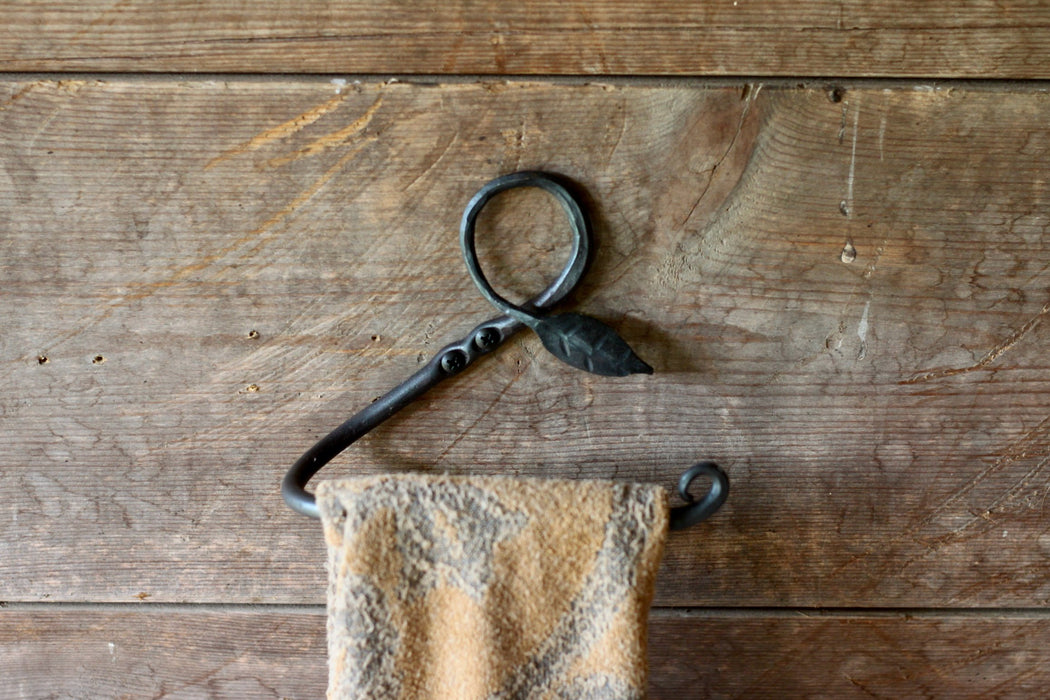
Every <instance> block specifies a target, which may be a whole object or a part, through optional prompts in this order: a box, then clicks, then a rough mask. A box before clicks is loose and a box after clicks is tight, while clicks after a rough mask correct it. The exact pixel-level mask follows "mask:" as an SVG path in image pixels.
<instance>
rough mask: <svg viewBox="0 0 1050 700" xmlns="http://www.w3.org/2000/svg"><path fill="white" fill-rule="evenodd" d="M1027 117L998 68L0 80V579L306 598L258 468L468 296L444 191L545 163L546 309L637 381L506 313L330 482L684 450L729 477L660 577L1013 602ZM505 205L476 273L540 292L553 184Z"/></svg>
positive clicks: (612, 466)
mask: <svg viewBox="0 0 1050 700" xmlns="http://www.w3.org/2000/svg"><path fill="white" fill-rule="evenodd" d="M1048 117H1050V95H1048V94H1047V93H1046V92H1045V91H1042V90H1036V89H1027V88H1018V89H1013V90H1011V89H1005V88H1002V87H1000V88H998V89H995V90H987V89H982V88H980V87H972V88H968V89H962V88H958V89H926V88H921V87H917V88H914V89H911V88H908V89H905V88H899V89H886V88H883V87H859V88H850V87H849V86H847V87H845V88H842V89H839V90H835V91H826V90H823V89H796V88H793V87H788V86H775V85H774V86H768V85H767V86H761V85H736V86H728V87H727V86H705V85H704V84H703V83H689V84H681V83H676V84H674V85H669V86H668V85H660V84H655V83H654V84H646V83H638V82H635V83H633V84H629V85H628V84H620V83H613V84H604V85H602V84H594V85H570V84H558V83H552V82H542V81H541V82H510V83H505V82H478V83H464V84H450V85H443V86H439V85H414V84H405V83H367V82H366V83H363V84H355V83H351V84H343V83H342V82H340V81H334V82H331V81H329V80H321V79H317V80H294V81H292V80H287V81H285V80H275V79H250V78H244V79H229V80H199V81H198V80H177V79H168V78H151V79H142V78H123V79H118V78H112V79H107V80H95V79H90V80H78V81H58V82H56V81H51V80H33V81H29V80H17V79H9V80H6V81H4V82H0V282H2V284H0V309H2V317H3V331H2V333H0V362H2V365H0V366H2V368H3V382H2V383H0V421H2V430H0V523H3V525H2V526H0V527H2V529H0V533H2V536H0V600H8V601H71V602H76V601H114V602H122V601H134V600H136V599H145V600H148V601H166V602H225V603H238V602H241V603H250V602H267V603H304V602H309V603H320V602H322V601H323V594H324V573H323V570H322V562H323V557H322V549H321V548H322V542H321V537H320V532H319V529H318V527H317V525H316V523H313V522H310V521H308V520H306V519H303V518H301V517H300V516H297V515H294V514H293V513H292V512H291V511H289V510H288V509H287V508H286V507H285V506H284V504H283V503H282V502H281V500H280V496H279V494H278V489H277V486H278V483H279V481H280V478H281V476H282V475H283V473H284V471H285V469H286V468H287V467H288V465H290V464H291V462H292V461H293V460H294V459H295V458H296V457H297V456H298V455H299V453H300V452H301V451H302V450H304V449H305V448H306V447H308V446H309V445H310V444H311V442H312V441H313V440H314V439H316V438H317V437H318V436H319V435H320V434H322V433H323V432H326V431H327V430H328V429H330V428H332V427H334V426H335V425H337V424H338V423H339V422H341V421H342V420H343V419H344V418H345V417H346V416H348V415H349V414H350V413H352V412H353V411H354V410H356V409H357V408H358V407H360V406H362V405H364V404H366V403H367V402H368V401H370V400H371V399H372V398H374V397H375V396H377V395H379V394H380V393H382V392H383V391H385V390H386V389H388V388H390V387H391V386H392V385H393V384H394V383H396V382H398V381H400V380H401V379H402V378H404V377H405V376H407V374H408V373H410V372H411V371H413V370H414V368H415V367H416V366H417V365H418V363H419V362H421V361H423V360H424V359H426V358H428V357H429V356H430V355H431V353H433V352H434V350H435V349H437V348H438V347H440V346H441V345H442V344H443V343H445V342H446V341H448V340H452V339H455V338H457V337H459V336H460V335H461V334H462V333H464V332H465V331H467V330H468V329H469V328H471V327H472V326H473V325H474V324H475V323H476V322H478V321H480V320H482V319H484V318H486V317H488V316H490V315H491V314H493V313H494V312H493V310H492V309H491V308H490V307H488V305H487V304H486V303H485V302H484V300H482V299H481V297H480V296H479V295H478V294H477V292H476V290H475V289H474V288H473V287H472V285H471V283H470V280H469V278H468V277H467V275H466V273H465V270H464V267H463V264H462V260H461V257H460V252H459V249H458V244H457V232H456V227H457V225H458V220H459V216H460V213H461V210H462V207H463V205H464V204H465V203H466V201H467V199H468V198H469V197H470V195H471V194H472V193H473V192H474V191H475V190H476V189H477V188H478V187H479V186H480V185H481V184H482V183H484V182H485V181H486V180H488V179H489V178H491V177H494V176H496V175H498V174H501V173H505V172H508V171H512V170H518V169H522V168H543V169H548V170H552V171H556V172H559V173H563V174H564V175H567V176H569V177H571V178H574V179H575V180H577V181H578V182H579V183H580V185H581V186H582V187H583V188H584V189H586V191H587V192H588V193H589V194H590V197H591V198H592V200H593V208H594V215H595V220H596V222H597V223H596V228H597V231H596V235H597V237H598V239H599V241H600V248H599V252H598V254H597V256H596V259H595V262H594V265H593V267H592V269H591V270H590V272H589V275H588V277H587V280H586V283H585V287H584V288H583V289H582V290H581V291H580V292H579V293H578V294H577V295H576V300H575V306H576V307H577V308H580V309H583V310H586V311H588V312H590V313H593V314H595V315H597V316H599V317H601V318H603V319H604V320H606V321H607V322H609V323H611V324H612V325H614V326H615V327H617V328H618V329H619V330H620V331H621V333H622V334H623V335H624V336H625V337H626V338H627V339H628V340H629V341H630V342H631V343H632V344H633V345H634V346H635V347H636V348H637V349H638V351H639V353H640V354H641V355H642V356H643V357H644V358H645V359H647V360H648V361H649V362H650V363H651V364H653V365H654V366H655V368H656V374H654V375H653V376H651V377H648V376H642V377H632V378H629V379H624V380H612V379H607V378H599V377H592V376H587V375H584V374H582V373H579V372H577V371H574V370H572V369H570V368H567V367H565V366H563V365H561V364H559V363H558V362H557V361H555V360H553V359H552V358H550V357H548V356H547V355H546V354H545V353H544V352H543V351H542V348H541V346H540V345H539V343H538V341H537V340H536V339H535V338H534V337H530V336H525V335H523V336H522V337H521V338H520V339H518V340H516V341H515V342H512V343H511V344H510V345H509V346H508V347H506V348H504V349H502V350H501V351H500V352H499V353H498V354H497V355H496V356H494V357H491V358H486V359H485V361H483V362H481V363H479V365H478V366H477V367H476V368H474V369H472V370H471V371H470V373H468V374H465V375H463V376H461V377H458V378H457V379H455V380H453V381H450V382H448V383H447V384H446V385H444V386H442V387H439V388H438V389H437V390H435V391H434V392H433V393H432V394H430V395H429V396H428V397H427V398H426V399H425V400H423V401H421V402H420V403H419V404H418V405H416V406H413V407H411V408H410V409H408V410H406V411H405V412H404V413H403V414H402V415H400V416H398V417H396V418H395V419H394V420H392V421H391V422H390V423H389V424H387V425H385V426H383V427H382V428H381V429H380V430H378V431H376V432H375V433H374V434H373V435H370V436H368V437H367V438H366V439H365V440H363V441H362V442H361V444H359V445H357V446H355V447H354V449H352V450H350V451H348V453H347V454H346V455H345V456H343V457H341V458H340V459H339V460H338V464H337V465H336V466H335V467H333V468H332V469H331V470H330V471H331V474H332V475H333V476H334V475H341V474H349V473H363V472H375V471H387V470H405V469H428V470H440V471H451V472H459V473H468V472H469V473H512V474H526V475H560V476H569V477H580V478H584V477H601V478H617V479H631V480H644V481H652V482H656V483H662V484H666V485H668V487H670V486H671V485H672V484H673V482H674V480H675V479H676V477H677V475H678V474H679V473H680V472H681V471H682V470H683V469H684V468H685V467H687V466H688V465H689V464H691V463H692V462H693V461H695V460H698V459H702V458H713V459H716V460H718V461H719V462H720V463H721V464H723V465H724V466H725V468H726V469H727V471H728V472H729V473H730V476H731V478H732V482H733V486H732V493H731V496H730V500H729V502H728V503H727V505H726V506H725V508H724V510H723V511H722V512H721V513H719V514H718V516H717V517H715V518H714V519H713V520H712V521H710V522H709V523H706V524H704V525H703V526H700V527H697V528H695V529H693V530H692V531H690V532H686V533H678V534H675V535H674V536H672V538H671V541H670V544H669V547H668V552H667V556H666V560H665V566H664V568H663V570H662V572H661V574H660V579H659V591H658V599H657V604H658V605H663V606H668V605H714V606H720V605H721V606H806V607H812V606H847V607H869V606H874V607H886V606H895V607H925V606H932V607H970V606H980V607H990V606H1041V605H1044V604H1045V603H1046V601H1047V598H1048V597H1050V566H1048V565H1047V551H1048V549H1050V524H1048V523H1050V521H1048V520H1047V518H1046V497H1047V494H1048V493H1050V482H1048V479H1050V473H1048V471H1047V469H1046V466H1047V463H1048V461H1050V450H1048V447H1047V445H1048V444H1050V414H1048V410H1047V407H1046V405H1047V401H1046V397H1047V395H1048V392H1050V375H1048V371H1047V370H1048V369H1050V357H1048V355H1047V353H1046V351H1045V349H1046V342H1047V338H1048V336H1047V333H1048V332H1050V331H1048V328H1047V326H1046V324H1045V323H1044V319H1045V317H1046V315H1047V311H1048V309H1050V292H1048V291H1047V290H1048V288H1050V237H1048V236H1047V233H1048V227H1050V190H1048V186H1047V176H1048V175H1047V167H1046V166H1047V162H1048V156H1050V119H1048ZM496 204H497V206H495V207H494V208H493V210H492V211H491V212H486V220H487V223H485V225H484V226H483V230H482V231H481V232H480V234H479V235H480V236H481V238H482V240H483V241H487V243H485V245H484V246H483V248H484V253H485V260H486V265H487V266H488V267H487V269H489V270H491V274H492V276H493V277H503V278H508V279H509V280H511V281H510V282H509V287H510V288H511V289H512V290H518V291H519V292H521V291H525V290H528V289H537V288H538V286H540V285H541V284H542V281H541V279H542V277H543V274H546V273H549V272H550V271H551V270H554V269H557V267H558V266H559V265H560V264H561V257H560V256H561V255H562V254H563V253H564V246H565V242H564V240H563V239H564V238H565V237H566V236H565V229H564V224H563V223H562V222H561V221H560V219H559V218H558V217H559V216H560V214H559V213H558V211H557V209H556V206H555V205H553V204H551V203H550V202H548V201H546V200H545V199H544V197H543V196H542V195H540V194H538V193H525V194H524V195H522V196H519V197H513V198H507V201H504V202H497V203H496ZM508 241H511V242H513V245H507V243H506V242H508Z"/></svg>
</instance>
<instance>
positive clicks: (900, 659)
mask: <svg viewBox="0 0 1050 700" xmlns="http://www.w3.org/2000/svg"><path fill="white" fill-rule="evenodd" d="M48 607H54V608H58V607H61V606H48ZM156 607H157V606H150V605H144V606H142V607H141V608H139V609H138V610H134V611H120V610H105V611H94V610H82V611H76V612H73V611H69V610H66V611H62V612H57V611H50V610H45V611H40V610H34V611H20V610H0V676H2V677H3V678H4V679H5V682H4V685H3V687H2V688H0V698H22V697H26V698H29V697H69V698H87V697H92V698H94V697H107V698H110V697H112V698H117V697H134V698H139V697H142V698H145V697H171V698H200V697H207V698H236V699H237V700H243V699H244V698H260V699H263V698H272V699H273V700H277V699H278V698H280V699H289V700H291V699H298V698H303V699H305V698H319V697H322V696H323V695H324V688H325V683H326V680H327V675H326V674H327V670H326V667H325V656H326V650H325V640H324V614H323V612H322V611H320V610H318V611H314V612H304V611H267V612H251V611H240V612H211V611H186V610H182V611H179V612H173V611H171V610H163V611H158V610H155V608H156ZM151 608H153V609H151ZM1048 642H1050V623H1048V621H1047V619H1046V617H1045V616H1041V615H1032V616H1025V615H1014V616H1011V617H1006V618H984V619H981V618H978V619H973V618H972V617H966V616H924V617H919V618H914V619H908V618H905V617H902V616H900V615H871V614H866V615H827V616H816V617H813V616H802V615H798V616H783V615H762V614H748V615H740V614H720V615H693V614H686V615H680V614H677V613H673V612H669V611H654V613H653V619H652V626H651V630H650V653H649V658H650V668H651V671H650V689H651V695H650V697H652V698H653V700H670V699H673V698H785V697H828V698H870V697H882V698H906V697H952V698H987V697H999V698H1032V697H1040V696H1041V695H1042V694H1043V692H1044V691H1045V689H1046V687H1047V686H1048V685H1050V670H1048V669H1050V652H1048V651H1047V649H1048V648H1050V644H1048Z"/></svg>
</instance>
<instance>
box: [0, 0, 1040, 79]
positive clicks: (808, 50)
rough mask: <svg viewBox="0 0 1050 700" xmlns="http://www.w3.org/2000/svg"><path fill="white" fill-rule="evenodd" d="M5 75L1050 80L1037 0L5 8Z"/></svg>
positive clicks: (130, 2)
mask: <svg viewBox="0 0 1050 700" xmlns="http://www.w3.org/2000/svg"><path fill="white" fill-rule="evenodd" d="M0 17H3V18H4V28H5V31H4V32H3V35H2V36H0V70H4V71H113V72H129V71H131V72H138V71H197V72H200V71H208V72H236V73H244V72H256V73H264V72H266V73H303V72H314V73H385V74H390V73H417V74H418V73H427V74H451V73H458V74H531V75H538V74H539V75H545V74H546V75H549V74H557V75H706V76H711V75H734V76H756V75H761V76H773V75H777V76H787V77H801V76H816V77H824V76H851V77H861V76H884V77H895V78H899V77H907V76H912V77H926V78H930V77H943V78H1020V79H1030V78H1043V79H1045V78H1047V77H1050V32H1048V31H1047V30H1048V28H1050V7H1048V6H1047V5H1046V3H1043V2H1038V1H1036V0H1003V1H1000V2H988V1H979V2H965V3H959V2H947V1H945V0H938V1H933V2H923V3H914V2H905V1H904V0H877V1H875V2H868V1H866V0H848V1H846V2H842V1H838V0H836V1H833V0H818V1H816V2H806V3H799V2H795V1H794V0H761V1H757V2H756V1H754V0H714V1H711V2H703V3H695V2H680V1H678V0H654V1H651V2H644V3H631V2H610V1H609V0H600V1H595V0H572V1H571V2H564V1H561V2H557V1H554V0H527V1H526V2H517V3H506V2H499V1H498V0H485V1H484V2H474V1H472V2H464V1H462V0H460V1H452V2H450V1H448V0H440V1H438V0H430V1H428V2H415V3H390V2H383V1H381V0H365V1H358V2H352V3H331V2H322V1H321V0H303V1H301V2H298V3H296V4H295V5H294V7H293V6H289V5H288V4H286V3H281V2H276V0H257V1H256V2H252V3H235V4H231V3H228V2H223V1H222V0H205V1H203V2H194V3H156V2H149V1H148V0H117V1H116V2H113V1H112V0H86V1H83V0H82V1H77V2H73V1H71V0H7V1H5V2H0Z"/></svg>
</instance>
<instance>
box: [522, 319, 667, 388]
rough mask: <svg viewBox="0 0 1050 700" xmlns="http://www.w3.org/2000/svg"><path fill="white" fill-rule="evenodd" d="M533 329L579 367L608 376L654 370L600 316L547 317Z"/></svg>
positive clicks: (554, 352) (561, 356) (556, 352)
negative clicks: (598, 317) (597, 317)
mask: <svg viewBox="0 0 1050 700" xmlns="http://www.w3.org/2000/svg"><path fill="white" fill-rule="evenodd" d="M533 330H535V331H536V334H537V335H539V336H540V340H541V341H543V347H545V348H547V350H549V351H550V353H551V354H552V355H554V356H555V357H557V358H558V359H559V360H561V361H563V362H565V363H566V364H569V365H572V366H573V367H576V368H578V369H582V370H585V371H587V372H591V373H593V374H601V375H605V376H607V377H626V376H627V375H629V374H652V373H653V368H652V367H650V366H649V365H647V364H646V363H645V362H643V361H642V359H641V358H640V357H638V356H637V355H635V354H634V351H633V350H631V347H630V346H629V345H628V344H627V343H626V342H625V341H624V339H623V338H621V337H620V336H618V335H617V334H616V331H614V330H613V329H612V328H609V326H607V325H605V324H604V323H602V322H601V321H599V320H598V319H596V318H591V317H590V316H584V315H583V314H574V313H568V314H558V315H557V316H547V317H545V318H541V319H540V320H539V323H537V324H536V325H535V326H533Z"/></svg>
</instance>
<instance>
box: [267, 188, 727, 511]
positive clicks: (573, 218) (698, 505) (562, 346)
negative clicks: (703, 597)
mask: <svg viewBox="0 0 1050 700" xmlns="http://www.w3.org/2000/svg"><path fill="white" fill-rule="evenodd" d="M516 187H539V188H542V189H543V190H545V191H547V192H549V193H550V194H551V195H553V196H554V198H555V199H556V200H557V201H558V202H559V203H560V204H561V205H562V208H563V209H564V210H565V214H566V216H567V217H568V219H569V225H570V228H571V229H572V236H573V241H572V252H571V253H570V255H569V261H568V262H567V263H566V265H565V267H564V268H563V269H562V271H561V273H560V274H559V275H558V277H557V278H556V279H555V280H554V281H553V282H551V284H550V285H549V286H548V287H547V288H546V289H545V290H543V292H541V293H540V294H539V295H537V296H536V297H534V298H533V299H532V300H530V301H529V302H527V303H526V304H523V305H521V306H518V305H515V304H512V303H511V302H509V301H507V300H506V299H504V298H503V297H501V296H500V295H499V294H497V293H496V292H495V291H494V290H493V289H492V286H491V285H490V284H489V282H488V280H487V279H486V278H485V275H484V273H483V272H482V270H481V265H480V264H479V262H478V257H477V252H476V250H475V247H474V228H475V223H476V221H477V217H478V214H479V213H480V212H481V210H482V208H483V207H484V206H485V204H486V203H487V202H488V201H489V200H491V199H492V198H493V197H494V196H495V195H497V194H498V193H500V192H503V191H505V190H509V189H513V188H516ZM460 244H461V246H462V248H463V256H464V259H465V261H466V264H467V270H468V271H469V272H470V276H471V278H472V279H473V280H474V283H475V284H476V285H477V287H478V289H479V290H481V293H482V295H483V296H484V297H485V298H486V299H488V300H489V302H491V303H492V304H493V305H494V306H495V307H496V308H498V309H499V310H500V311H503V312H504V314H505V315H504V316H499V317H497V318H494V319H492V320H490V321H486V322H485V323H482V324H480V325H478V326H475V327H474V329H473V330H471V331H470V333H468V334H467V336H466V337H465V338H463V339H462V340H459V341H456V342H454V343H450V344H449V345H446V346H445V347H444V348H442V349H441V350H440V351H439V352H438V353H437V354H436V355H435V356H434V357H433V358H432V359H431V360H430V361H429V362H428V363H427V364H426V365H424V366H423V367H422V368H421V369H419V370H418V371H417V372H416V373H415V374H413V375H412V376H410V377H409V378H408V379H406V380H405V381H404V382H402V383H401V384H398V385H397V386H396V387H394V388H393V389H391V390H390V391H389V392H387V393H386V394H384V395H383V396H381V397H380V398H379V399H377V400H376V401H375V402H373V403H371V404H369V405H368V406H366V407H365V408H364V409H362V410H361V411H360V412H358V413H357V414H355V415H354V416H352V417H351V418H350V419H349V420H347V421H346V422H345V423H343V424H342V425H340V426H339V427H338V428H336V429H335V430H333V431H332V432H331V433H329V434H328V435H326V436H325V437H324V438H322V439H321V440H320V441H319V442H318V443H317V444H316V445H314V446H313V447H311V448H310V449H309V450H307V451H306V453H305V454H304V455H303V456H302V457H300V458H299V459H298V460H297V461H296V462H295V464H294V465H292V468H291V469H289V470H288V473H287V474H285V476H284V480H283V481H282V483H281V494H282V495H283V496H284V500H285V501H286V502H287V503H288V505H289V506H291V508H292V509H293V510H295V511H297V512H299V513H302V514H303V515H307V516H309V517H312V518H319V517H320V513H319V512H318V508H317V503H316V501H315V500H314V496H313V495H312V494H310V493H309V492H307V491H306V484H307V483H309V481H310V479H311V478H313V476H314V474H316V473H317V472H318V471H320V470H321V468H322V467H324V466H325V465H326V464H328V462H329V461H331V460H332V459H333V458H334V457H335V456H336V455H338V454H339V453H340V452H342V451H343V450H345V449H346V448H347V447H349V446H350V445H351V444H353V443H354V442H355V441H356V440H358V439H359V438H361V437H362V436H363V435H365V434H366V433H367V432H369V431H370V430H372V429H373V428H375V427H376V426H378V425H379V424H380V423H382V422H383V421H385V420H386V419H387V418H389V417H391V416H392V415H394V414H395V413H397V412H398V411H399V410H401V409H402V408H404V407H405V406H407V405H408V404H409V403H411V402H412V401H414V400H415V399H417V398H418V397H419V396H421V395H422V394H423V393H425V392H426V391H427V390H429V389H430V388H432V387H433V386H435V385H436V384H438V383H439V382H440V381H441V380H443V379H445V378H446V377H451V376H453V375H456V374H459V373H460V372H462V371H463V370H464V369H466V368H467V367H468V366H469V365H470V364H471V363H473V362H474V361H475V360H477V359H478V358H479V357H481V356H482V355H485V354H488V353H490V352H492V351H493V350H495V349H496V348H498V347H499V346H500V345H501V344H502V343H503V342H504V341H505V340H506V339H507V338H508V337H509V336H510V335H512V334H513V333H515V332H517V331H519V330H521V329H522V328H523V327H524V326H529V327H530V328H532V329H533V330H534V331H536V333H537V334H538V335H539V337H540V340H541V341H542V342H543V345H544V347H546V348H547V350H549V351H550V352H551V353H552V354H553V355H555V356H556V357H558V358H559V359H561V360H562V361H564V362H566V363H568V364H570V365H572V366H573V367H577V368H579V369H583V370H585V371H588V372H592V373H595V374H601V375H609V376H626V375H628V374H634V373H651V372H652V371H653V369H652V367H650V366H649V365H647V364H646V363H645V362H643V361H642V360H641V359H640V358H639V357H638V356H637V355H636V354H635V353H634V351H633V350H631V348H630V346H628V345H627V343H626V342H625V341H624V340H623V339H622V338H620V336H619V335H617V334H616V332H615V331H613V329H612V328H610V327H609V326H607V325H605V324H604V323H602V322H600V321H598V320H597V319H594V318H591V317H589V316H584V315H583V314H576V313H563V314H557V315H555V316H545V315H541V314H542V312H544V311H545V310H546V309H547V308H549V307H550V306H552V305H554V304H556V303H558V302H559V301H561V300H562V299H564V298H565V296H566V295H567V294H568V293H569V292H570V291H572V289H573V288H574V287H575V286H576V285H577V284H578V283H579V281H580V278H581V277H582V276H583V272H584V270H585V269H586V267H587V260H588V254H589V251H590V244H591V230H590V226H589V223H588V220H587V217H586V216H584V213H583V210H582V208H581V207H580V204H579V202H578V201H577V200H576V198H575V197H574V196H573V195H572V194H571V193H570V192H569V190H568V189H567V188H566V187H565V186H564V185H563V184H562V183H561V182H559V181H558V179H557V178H556V177H555V176H552V175H548V174H546V173H539V172H519V173H512V174H510V175H505V176H503V177H499V178H496V179H495V180H492V181H491V182H489V183H488V184H486V185H485V186H484V187H482V188H481V189H480V190H479V191H478V193H477V194H475V195H474V197H472V198H471V200H470V202H469V203H468V204H467V207H466V209H465V210H464V212H463V219H462V221H461V223H460ZM700 474H704V475H707V476H709V477H710V478H711V481H712V483H711V488H710V490H709V491H708V493H707V495H706V496H705V497H704V498H703V499H702V500H700V501H699V502H695V501H694V499H693V497H692V496H691V495H690V494H689V491H688V488H689V485H690V484H691V483H692V481H693V479H695V478H696V477H697V476H699V475H700ZM728 488H729V481H728V478H727V477H726V475H725V473H724V472H722V470H721V469H719V468H718V466H717V465H715V464H714V463H712V462H701V463H700V464H697V465H696V466H694V467H692V468H691V469H689V470H688V471H686V472H685V474H683V475H682V478H681V480H680V481H679V494H680V495H681V496H682V498H683V499H685V500H686V501H687V503H688V505H685V506H679V507H676V508H673V509H672V510H671V523H670V527H671V529H673V530H678V529H683V528H685V527H689V526H690V525H694V524H696V523H698V522H700V521H701V520H704V519H705V518H707V517H709V516H710V515H712V514H713V513H714V512H715V511H717V510H718V508H719V507H720V506H721V505H722V503H724V502H725V499H726V496H728V493H729V491H728Z"/></svg>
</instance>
